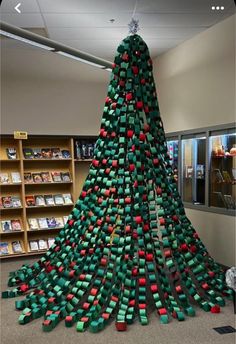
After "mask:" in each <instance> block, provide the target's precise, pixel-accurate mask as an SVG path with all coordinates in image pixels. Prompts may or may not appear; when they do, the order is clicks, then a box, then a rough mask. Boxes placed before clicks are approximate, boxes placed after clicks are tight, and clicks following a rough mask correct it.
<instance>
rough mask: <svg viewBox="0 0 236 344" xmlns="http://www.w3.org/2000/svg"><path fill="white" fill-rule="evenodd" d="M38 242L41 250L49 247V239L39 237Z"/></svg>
mask: <svg viewBox="0 0 236 344" xmlns="http://www.w3.org/2000/svg"><path fill="white" fill-rule="evenodd" d="M38 244H39V250H47V249H48V243H47V240H45V239H39V241H38Z"/></svg>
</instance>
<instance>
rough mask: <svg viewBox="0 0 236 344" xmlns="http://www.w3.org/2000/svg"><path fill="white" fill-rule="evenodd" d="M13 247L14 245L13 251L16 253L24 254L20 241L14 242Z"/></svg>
mask: <svg viewBox="0 0 236 344" xmlns="http://www.w3.org/2000/svg"><path fill="white" fill-rule="evenodd" d="M11 245H12V250H13V252H14V253H22V252H23V249H22V246H21V242H20V240H15V241H12V243H11Z"/></svg>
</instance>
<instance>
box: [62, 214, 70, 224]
mask: <svg viewBox="0 0 236 344" xmlns="http://www.w3.org/2000/svg"><path fill="white" fill-rule="evenodd" d="M68 219H69V216H67V215H64V216H63V221H64V225H66V224H67V221H68Z"/></svg>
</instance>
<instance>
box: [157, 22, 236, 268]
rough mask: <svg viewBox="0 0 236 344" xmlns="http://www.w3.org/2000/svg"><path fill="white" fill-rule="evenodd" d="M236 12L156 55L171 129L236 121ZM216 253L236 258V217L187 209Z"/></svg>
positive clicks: (229, 260) (230, 260)
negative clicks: (235, 14)
mask: <svg viewBox="0 0 236 344" xmlns="http://www.w3.org/2000/svg"><path fill="white" fill-rule="evenodd" d="M235 18H236V17H235V16H232V17H230V18H228V19H226V20H224V21H223V22H221V23H219V24H217V25H215V26H213V27H211V28H210V29H208V30H206V31H204V32H202V33H200V34H199V35H197V36H195V37H194V38H192V39H191V40H189V41H186V42H184V43H183V44H181V45H179V46H178V47H176V48H174V49H172V50H169V51H168V52H167V53H165V54H163V55H161V56H159V57H158V58H157V59H156V60H155V61H154V68H155V78H156V86H157V92H158V96H159V105H160V110H161V115H162V119H163V122H164V128H165V130H166V132H175V131H181V130H188V129H194V128H201V127H205V126H214V125H218V124H224V123H232V122H235ZM186 213H187V215H188V217H189V219H190V220H191V221H192V223H193V225H194V227H195V229H196V230H197V231H198V233H199V234H200V237H201V239H202V240H203V242H204V244H205V245H206V247H207V249H208V250H209V252H210V254H212V256H213V257H214V258H215V259H216V260H217V261H218V262H220V263H222V264H225V265H228V266H232V265H236V262H235V231H236V229H235V218H234V217H232V216H226V215H220V214H215V213H207V212H201V211H197V210H192V209H186Z"/></svg>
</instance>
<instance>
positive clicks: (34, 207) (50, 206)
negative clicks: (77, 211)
mask: <svg viewBox="0 0 236 344" xmlns="http://www.w3.org/2000/svg"><path fill="white" fill-rule="evenodd" d="M73 205H74V204H73V203H72V204H61V205H60V204H55V205H37V206H32V207H28V206H26V207H25V208H26V209H42V208H57V207H59V208H63V207H69V206H70V207H71V206H73Z"/></svg>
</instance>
